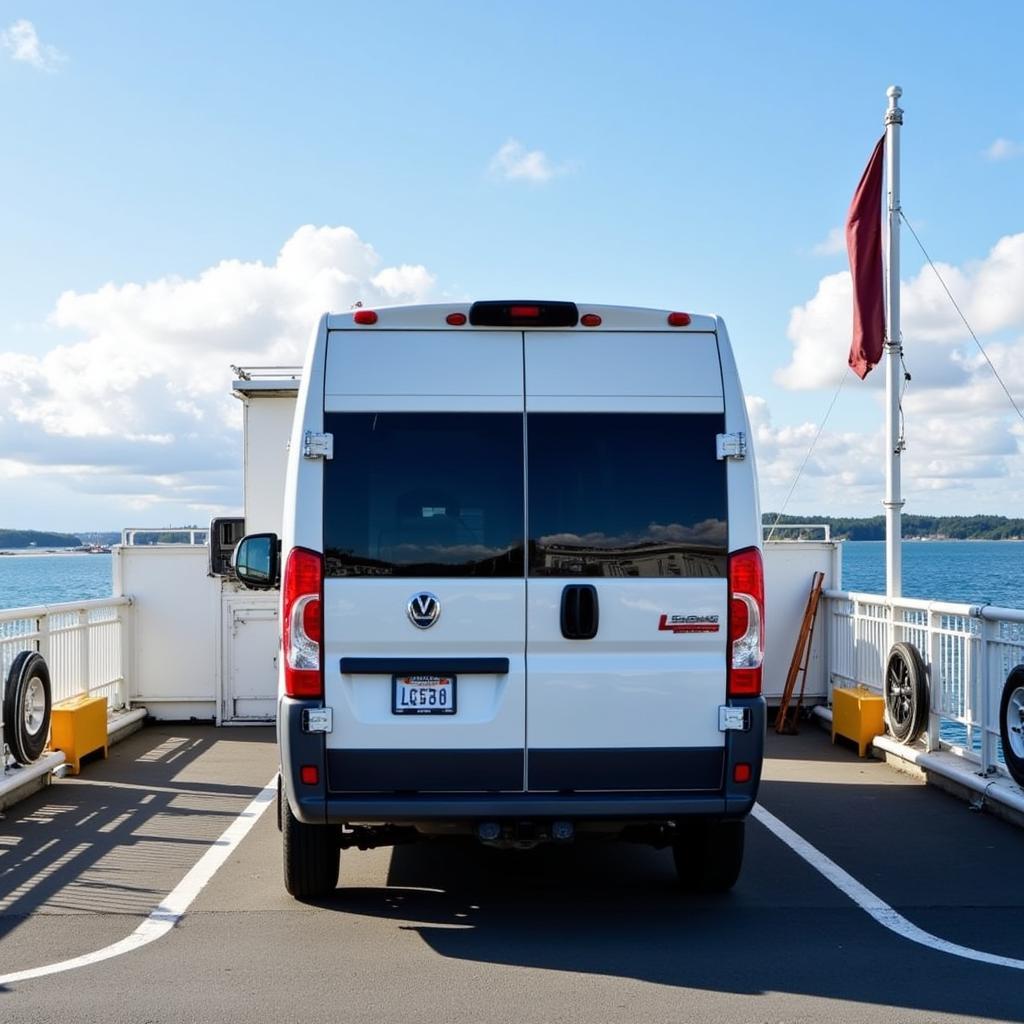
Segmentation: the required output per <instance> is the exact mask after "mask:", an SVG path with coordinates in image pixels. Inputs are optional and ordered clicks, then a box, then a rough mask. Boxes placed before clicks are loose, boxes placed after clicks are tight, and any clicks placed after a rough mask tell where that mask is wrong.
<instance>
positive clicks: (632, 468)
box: [527, 413, 728, 577]
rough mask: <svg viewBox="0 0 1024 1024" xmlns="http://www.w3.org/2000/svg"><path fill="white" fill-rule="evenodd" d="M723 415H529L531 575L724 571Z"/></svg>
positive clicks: (672, 574)
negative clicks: (719, 444)
mask: <svg viewBox="0 0 1024 1024" xmlns="http://www.w3.org/2000/svg"><path fill="white" fill-rule="evenodd" d="M724 429H725V424H724V416H722V415H721V414H720V413H716V414H689V413H685V414H684V413H665V414H662V413H651V414H634V413H582V414H581V413H530V415H529V416H528V430H527V434H528V438H529V441H528V443H529V489H528V494H529V505H530V509H529V531H530V575H532V576H577V577H578V576H639V577H652V576H669V577H680V576H724V575H725V573H726V554H727V550H728V548H727V545H728V531H727V525H726V524H727V518H728V517H727V509H726V479H725V463H724V462H722V461H719V459H718V458H717V457H716V454H715V435H716V434H719V433H722V432H723V431H724Z"/></svg>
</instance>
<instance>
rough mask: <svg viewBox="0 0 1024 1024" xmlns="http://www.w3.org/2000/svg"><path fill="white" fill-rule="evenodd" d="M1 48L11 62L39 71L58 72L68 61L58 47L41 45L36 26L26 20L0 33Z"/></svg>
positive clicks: (17, 22) (22, 19)
mask: <svg viewBox="0 0 1024 1024" xmlns="http://www.w3.org/2000/svg"><path fill="white" fill-rule="evenodd" d="M0 46H3V48H4V49H5V50H7V52H8V53H9V54H10V55H11V60H18V61H23V62H24V63H26V64H31V65H32V67H34V68H36V69H38V70H39V71H56V70H57V68H58V67H60V65H61V64H63V63H64V62H65V61H66V60H67V59H68V58H67V56H66V55H65V54H63V53H61V52H60V50H58V49H57V47H56V46H50V45H48V44H44V43H41V42H40V41H39V35H38V34H37V32H36V27H35V25H33V24H32V22H31V21H28V20H27V19H25V18H21V19H20V20H18V21H16V22H14V23H13V24H12V25H10V26H9V27H8V28H6V29H4V30H3V32H0Z"/></svg>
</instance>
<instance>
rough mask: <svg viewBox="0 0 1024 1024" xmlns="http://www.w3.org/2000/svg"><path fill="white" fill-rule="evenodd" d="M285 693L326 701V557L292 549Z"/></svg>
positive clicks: (287, 576) (285, 599)
mask: <svg viewBox="0 0 1024 1024" xmlns="http://www.w3.org/2000/svg"><path fill="white" fill-rule="evenodd" d="M281 594H282V605H283V608H282V612H283V614H282V617H281V618H282V627H283V635H284V639H283V646H284V691H285V693H286V694H288V696H289V697H322V696H323V693H324V674H323V659H322V658H321V647H322V643H323V635H324V612H323V608H324V601H323V597H324V556H323V555H321V554H320V553H319V552H317V551H309V550H308V549H306V548H292V550H291V551H290V552H289V553H288V561H287V562H285V566H284V579H283V581H282V584H281Z"/></svg>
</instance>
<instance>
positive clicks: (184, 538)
mask: <svg viewBox="0 0 1024 1024" xmlns="http://www.w3.org/2000/svg"><path fill="white" fill-rule="evenodd" d="M140 537H143V538H145V537H149V538H155V539H151V540H139V538H140ZM209 542H210V530H209V528H208V527H206V526H162V527H161V526H127V527H125V528H124V529H123V530H122V531H121V543H122V544H124V545H126V546H128V547H142V546H149V545H152V546H154V547H157V546H159V547H168V546H169V545H175V544H177V545H179V546H181V545H184V546H186V547H202V546H203V545H204V544H209Z"/></svg>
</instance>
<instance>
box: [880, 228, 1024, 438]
mask: <svg viewBox="0 0 1024 1024" xmlns="http://www.w3.org/2000/svg"><path fill="white" fill-rule="evenodd" d="M900 217H901V218H902V219H903V223H904V224H906V225H907V227H908V228H909V229H910V233H911V234H912V235H913V236H914V241H915V242H917V245H918V248H919V249H920V250H921V252H922V253H924V258H925V259H926V260H927V261H928V266H930V267H931V268H932V270H933V272H934V273H935V276H936V277H937V278H938V279H939V284H941V285H942V290H943V291H944V292H945V293H946V296H947V297H948V298H949V301H950V302H951V303H953V308H954V309H955V310H956V311H957V313H958V314H959V315H960V319H961V320H963V322H964V327H966V328H967V330H968V332H969V333H970V335H971V337H972V338H973V339H974V344H975V345H977V346H978V351H979V352H981V354H982V355H983V356H984V357H985V362H986V363H988V366H989V369H990V370H991V371H992V373H993V374H994V375H995V378H996V380H997V381H999V386H1000V387H1001V388H1002V389H1003V391H1005V392H1006V397H1007V398H1008V399H1009V400H1010V405H1012V406H1013V409H1014V412H1016V413H1017V415H1018V416H1019V417H1020V418H1021V420H1024V412H1021V410H1020V406H1019V405H1018V404H1017V403H1016V402H1015V401H1014V400H1013V395H1011V394H1010V389H1009V388H1008V387H1007V386H1006V385H1005V384H1004V383H1003V378H1002V377H1000V376H999V371H998V370H997V369H996V368H995V366H994V365H993V363H992V360H991V359H989V357H988V353H987V352H986V351H985V348H984V346H983V345H982V344H981V342H980V341H978V336H977V335H976V334H975V333H974V328H973V327H971V325H970V324H969V323H968V322H967V317H965V316H964V313H963V310H962V309H961V308H960V307H959V306H958V305H957V301H956V299H954V298H953V293H952V292H951V291H950V290H949V288H948V287H947V286H946V282H945V281H944V280H943V279H942V275H941V274H940V273H939V268H938V267H937V266H935V264H934V263H933V262H932V258H931V256H929V255H928V250H927V249H926V248H925V247H924V245H923V244H922V243H921V239H920V238H918V237H917V232H916V231H915V230H914V225H913V224H911V223H910V221H909V220H907V215H906V214H905V213H904V212H903V210H900Z"/></svg>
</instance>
